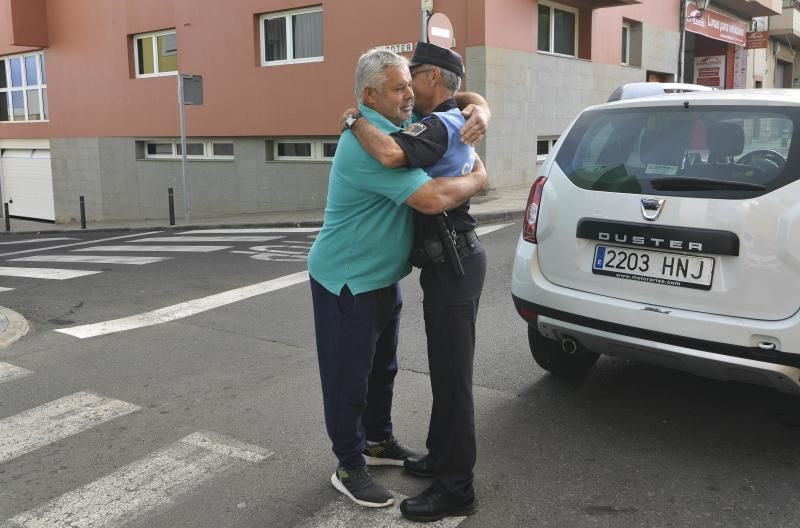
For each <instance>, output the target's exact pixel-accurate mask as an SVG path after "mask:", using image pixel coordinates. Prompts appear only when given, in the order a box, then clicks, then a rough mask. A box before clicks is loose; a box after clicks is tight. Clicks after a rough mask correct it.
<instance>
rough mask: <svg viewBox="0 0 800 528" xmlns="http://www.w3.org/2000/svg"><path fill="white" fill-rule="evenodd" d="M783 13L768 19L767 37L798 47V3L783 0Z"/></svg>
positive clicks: (799, 32) (799, 37) (799, 24)
mask: <svg viewBox="0 0 800 528" xmlns="http://www.w3.org/2000/svg"><path fill="white" fill-rule="evenodd" d="M783 5H784V8H783V13H782V14H780V15H778V16H771V17H769V36H770V37H775V38H779V39H781V40H783V41H784V42H786V43H788V44H791V45H792V46H793V47H796V46H800V1H797V0H784V1H783Z"/></svg>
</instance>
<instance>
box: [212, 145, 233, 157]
mask: <svg viewBox="0 0 800 528" xmlns="http://www.w3.org/2000/svg"><path fill="white" fill-rule="evenodd" d="M211 154H212V155H213V156H214V157H215V158H233V143H212V147H211Z"/></svg>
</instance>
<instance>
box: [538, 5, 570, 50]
mask: <svg viewBox="0 0 800 528" xmlns="http://www.w3.org/2000/svg"><path fill="white" fill-rule="evenodd" d="M538 27H539V39H538V50H539V51H543V52H546V53H554V54H557V55H567V56H569V57H575V56H576V55H577V50H578V10H577V9H574V8H572V7H567V6H562V5H560V4H551V3H549V2H541V1H540V2H539V20H538Z"/></svg>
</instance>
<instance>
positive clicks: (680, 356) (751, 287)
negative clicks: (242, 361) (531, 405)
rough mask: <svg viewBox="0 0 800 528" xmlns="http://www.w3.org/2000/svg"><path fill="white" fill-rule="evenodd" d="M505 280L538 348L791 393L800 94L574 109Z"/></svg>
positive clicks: (582, 364)
mask: <svg viewBox="0 0 800 528" xmlns="http://www.w3.org/2000/svg"><path fill="white" fill-rule="evenodd" d="M540 174H541V175H540V176H539V178H538V179H537V180H536V181H535V182H534V184H533V187H532V188H531V193H530V198H529V200H528V208H527V210H526V212H525V219H524V226H523V233H522V236H521V237H520V240H519V243H518V244H517V249H516V257H515V259H514V267H513V273H512V276H513V277H512V288H511V289H512V293H513V298H514V303H515V305H516V307H517V311H518V312H519V314H520V315H521V316H522V317H523V318H524V319H525V320H526V321H527V322H528V335H529V342H530V346H531V351H532V354H533V357H534V359H535V360H536V362H537V363H538V364H539V365H541V366H542V367H543V368H545V369H547V370H549V371H550V372H552V373H554V374H558V375H563V376H580V375H583V374H585V373H586V372H587V371H588V370H589V369H590V368H591V367H592V365H593V364H594V363H595V361H597V358H598V355H599V354H609V355H616V356H622V357H629V358H633V359H637V360H642V361H647V362H650V363H657V364H660V365H664V366H667V367H671V368H677V369H681V370H686V371H689V372H693V373H695V374H698V375H702V376H707V377H712V378H717V379H723V380H738V381H744V382H748V383H755V384H760V385H767V386H771V387H774V388H776V389H778V390H780V391H783V392H790V393H799V392H800V181H798V179H800V92H799V91H796V90H732V91H715V92H695V93H673V94H668V95H660V96H652V97H643V98H634V99H624V98H623V100H619V101H616V102H611V103H606V104H603V105H599V106H594V107H591V108H588V109H586V110H584V111H583V112H582V113H581V114H580V115H579V116H578V117H577V119H576V120H575V121H574V122H573V123H572V125H570V127H569V128H568V129H567V131H566V132H565V133H564V134H563V135H562V137H561V139H560V140H559V141H558V143H557V144H556V146H555V149H554V151H553V153H552V154H551V155H550V157H549V158H548V159H547V161H546V162H545V163H544V164H543V166H542V169H541V172H540Z"/></svg>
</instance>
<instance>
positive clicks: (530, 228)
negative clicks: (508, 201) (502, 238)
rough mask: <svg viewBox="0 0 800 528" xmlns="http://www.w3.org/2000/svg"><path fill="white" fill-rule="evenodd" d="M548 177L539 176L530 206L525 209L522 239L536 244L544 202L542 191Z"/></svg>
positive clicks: (534, 184) (530, 199)
mask: <svg viewBox="0 0 800 528" xmlns="http://www.w3.org/2000/svg"><path fill="white" fill-rule="evenodd" d="M546 181H547V177H545V176H539V177H538V178H537V179H536V181H535V182H533V186H532V187H531V193H530V195H528V206H527V207H526V208H525V217H524V218H523V219H522V239H523V240H525V241H526V242H531V243H533V244H536V224H537V222H538V221H539V204H540V202H541V201H542V189H543V188H544V183H545V182H546Z"/></svg>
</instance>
